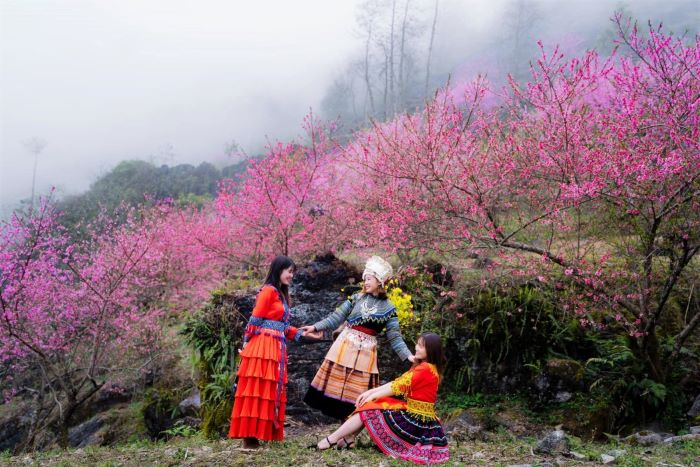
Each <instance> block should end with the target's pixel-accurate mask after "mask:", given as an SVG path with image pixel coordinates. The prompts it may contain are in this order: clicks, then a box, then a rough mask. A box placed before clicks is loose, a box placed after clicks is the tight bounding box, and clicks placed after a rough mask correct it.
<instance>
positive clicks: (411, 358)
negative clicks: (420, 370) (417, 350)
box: [408, 355, 416, 363]
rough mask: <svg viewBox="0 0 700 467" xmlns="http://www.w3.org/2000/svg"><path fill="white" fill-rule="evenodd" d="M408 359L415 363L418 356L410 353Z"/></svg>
mask: <svg viewBox="0 0 700 467" xmlns="http://www.w3.org/2000/svg"><path fill="white" fill-rule="evenodd" d="M408 361H409V362H411V363H415V361H416V356H415V355H409V356H408Z"/></svg>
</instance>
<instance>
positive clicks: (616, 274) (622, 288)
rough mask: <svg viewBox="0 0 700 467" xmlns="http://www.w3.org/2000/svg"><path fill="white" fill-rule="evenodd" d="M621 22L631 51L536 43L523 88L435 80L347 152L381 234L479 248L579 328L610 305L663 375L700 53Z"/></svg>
mask: <svg viewBox="0 0 700 467" xmlns="http://www.w3.org/2000/svg"><path fill="white" fill-rule="evenodd" d="M615 24H617V26H618V28H619V32H620V39H621V41H622V42H623V43H624V45H625V46H627V47H629V48H630V49H631V50H632V51H633V53H634V55H633V56H632V57H616V56H615V55H613V56H612V57H609V58H607V59H601V58H600V57H599V56H598V55H597V54H596V53H595V52H594V51H590V52H587V53H585V54H584V55H583V56H582V57H581V58H573V59H569V60H567V59H565V57H564V56H563V54H562V53H560V52H559V51H558V49H556V48H555V49H554V50H553V51H552V52H551V53H546V52H545V51H544V48H542V50H543V52H542V57H541V58H540V59H539V60H538V61H537V63H536V64H534V65H533V67H532V79H531V80H530V82H529V83H527V84H526V85H524V86H520V85H518V84H516V83H515V82H514V81H511V85H510V88H509V89H505V90H503V92H502V93H500V95H499V94H496V93H493V92H492V91H491V90H490V89H489V87H488V85H487V83H486V82H485V80H483V79H478V80H476V81H475V82H474V83H473V84H472V85H471V86H470V87H468V88H467V89H465V90H464V91H463V92H460V93H455V92H454V91H452V90H445V91H442V92H440V93H438V94H437V95H436V97H435V99H434V100H432V101H431V102H428V103H427V104H426V106H425V109H424V110H423V112H421V113H419V114H415V115H405V116H400V117H398V118H396V119H394V120H393V121H391V122H388V123H385V124H375V125H374V126H373V128H371V129H370V130H368V131H365V132H364V133H362V134H360V135H358V137H357V138H356V140H355V141H354V142H352V143H351V144H349V145H348V146H347V147H346V150H345V158H346V160H347V161H348V162H349V163H350V164H351V165H352V166H353V167H354V168H355V169H356V170H358V171H361V172H363V173H367V174H371V178H372V182H371V185H370V187H371V189H368V190H366V191H365V195H364V199H362V200H360V201H359V203H360V205H361V206H365V207H373V209H370V210H368V211H367V212H366V213H365V214H364V216H365V217H366V222H367V225H368V226H371V227H372V231H373V235H371V236H372V237H373V238H375V239H378V240H379V243H380V244H383V245H385V246H386V247H393V248H395V249H418V250H425V249H432V250H437V251H440V252H443V253H455V254H457V255H458V257H463V256H464V253H465V252H468V253H470V254H472V255H479V254H480V255H484V254H487V253H488V254H490V256H491V259H492V260H493V263H492V265H491V266H490V267H489V268H488V270H487V272H489V271H490V272H493V273H501V274H503V273H505V274H510V275H519V276H524V277H527V278H532V279H534V278H538V280H540V281H542V282H545V283H549V284H553V285H557V286H558V287H559V289H561V290H562V293H560V294H559V295H560V296H561V297H562V298H563V299H565V303H564V304H563V306H564V307H565V308H567V309H569V310H571V311H572V313H577V314H579V315H580V317H581V321H582V323H583V324H589V323H593V322H594V320H593V319H592V316H591V315H590V313H591V312H592V311H604V312H605V313H606V314H607V315H610V316H614V317H615V319H617V320H618V321H620V322H621V323H622V324H623V325H625V326H626V327H627V328H628V330H629V332H630V334H631V335H632V336H634V337H635V338H636V343H637V350H638V351H639V353H640V355H641V356H642V358H643V359H644V360H645V361H646V362H647V364H648V366H649V369H650V372H651V374H652V375H653V377H654V378H655V379H657V380H664V378H665V376H666V372H665V369H664V366H663V365H662V364H661V358H660V355H659V344H658V342H657V337H656V328H657V326H658V324H659V321H660V319H661V317H662V316H663V315H664V313H665V312H666V311H667V310H668V309H669V307H668V305H669V304H668V301H669V297H670V296H671V293H672V292H674V291H676V292H678V291H679V290H692V284H693V282H694V281H695V282H697V279H698V273H697V269H696V268H693V267H689V266H691V264H692V260H693V258H694V257H695V255H696V254H697V252H698V249H700V237H698V231H699V229H698V224H699V222H700V219H699V215H700V214H699V213H700V201H699V200H700V184H699V183H700V147H699V144H698V141H700V138H699V136H700V135H699V134H698V132H699V130H698V128H699V125H698V123H700V122H699V121H698V120H699V115H700V113H699V112H698V102H699V99H700V84H699V81H698V74H699V73H700V51H699V48H698V43H697V39H696V41H695V43H694V44H692V45H687V44H686V43H685V42H684V41H683V39H678V38H673V37H672V36H668V35H664V34H663V33H662V32H661V30H660V28H659V29H655V30H654V29H650V30H649V34H648V37H646V38H644V39H643V38H641V37H640V35H639V33H638V32H637V30H636V28H630V27H629V25H625V24H624V23H623V21H622V20H621V18H620V17H617V18H615ZM485 279H486V278H485ZM485 279H484V280H485ZM566 290H568V293H563V292H564V291H566ZM698 321H700V312H699V311H697V310H696V311H695V313H693V314H692V315H691V316H690V317H689V318H688V319H687V320H686V321H684V325H683V328H682V329H681V330H680V332H679V333H678V335H677V336H676V339H675V342H674V350H673V352H672V354H671V355H670V358H671V359H675V358H676V357H677V356H678V353H679V351H680V348H681V346H682V345H683V342H684V341H685V339H687V337H688V336H689V334H690V333H691V332H692V331H693V330H694V329H695V328H696V326H697V324H698Z"/></svg>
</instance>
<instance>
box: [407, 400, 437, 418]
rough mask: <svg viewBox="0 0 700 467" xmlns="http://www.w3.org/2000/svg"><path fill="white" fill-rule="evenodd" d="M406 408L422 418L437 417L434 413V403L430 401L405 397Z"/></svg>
mask: <svg viewBox="0 0 700 467" xmlns="http://www.w3.org/2000/svg"><path fill="white" fill-rule="evenodd" d="M406 410H408V411H409V412H410V413H411V414H413V415H417V416H418V417H419V418H421V419H423V420H437V419H438V417H437V414H436V413H435V404H433V403H432V402H425V401H419V400H416V399H411V398H407V399H406Z"/></svg>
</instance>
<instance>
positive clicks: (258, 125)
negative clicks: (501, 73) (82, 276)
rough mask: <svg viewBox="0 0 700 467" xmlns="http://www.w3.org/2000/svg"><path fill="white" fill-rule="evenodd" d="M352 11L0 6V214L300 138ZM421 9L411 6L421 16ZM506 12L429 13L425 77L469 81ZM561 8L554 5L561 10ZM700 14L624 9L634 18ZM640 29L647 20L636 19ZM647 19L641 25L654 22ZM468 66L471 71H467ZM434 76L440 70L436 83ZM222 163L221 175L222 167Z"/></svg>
mask: <svg viewBox="0 0 700 467" xmlns="http://www.w3.org/2000/svg"><path fill="white" fill-rule="evenodd" d="M361 4H362V2H360V1H349V0H348V1H345V0H343V1H341V0H337V1H329V0H316V1H312V0H303V1H301V0H297V1H263V0H258V1H233V0H229V1H218V2H217V1H210V0H199V1H196V2H195V1H175V0H167V1H166V0H140V1H131V0H121V1H109V0H103V1H97V0H64V1H48V0H44V1H39V0H15V1H10V0H0V214H2V211H7V209H8V207H12V206H13V205H16V203H17V201H18V200H19V199H21V198H27V197H29V194H30V191H31V174H32V163H33V156H32V155H31V154H30V152H29V151H28V150H27V149H26V147H25V146H24V144H23V142H24V141H26V140H28V139H30V138H32V137H40V138H42V139H44V140H45V141H46V142H47V146H46V148H45V149H44V150H43V152H42V153H41V154H40V156H39V165H38V172H37V189H38V191H40V192H46V190H48V189H49V187H50V186H56V187H57V188H58V190H59V193H63V194H66V193H77V192H80V191H83V190H85V189H87V188H88V187H89V184H90V183H91V182H92V181H94V180H95V178H96V177H98V176H99V175H101V174H104V173H105V172H107V171H108V170H109V169H110V168H112V167H113V166H114V165H115V164H116V163H117V162H118V161H120V160H123V159H145V160H151V161H153V162H155V163H168V164H171V165H172V164H177V163H182V162H190V163H195V164H197V163H199V162H201V161H205V160H208V161H212V162H216V163H224V162H226V156H225V155H224V146H225V144H226V143H227V142H229V141H232V140H235V141H236V142H238V143H239V144H240V145H241V146H242V147H243V148H244V149H245V150H246V151H247V152H249V153H256V152H258V151H260V149H261V148H262V147H263V145H264V144H265V141H266V137H269V138H270V139H273V140H274V139H277V138H280V139H284V138H289V137H293V136H295V135H297V134H299V133H300V123H301V120H302V118H303V116H304V115H305V113H306V112H308V110H309V108H313V109H315V110H316V109H318V108H319V105H320V102H321V99H322V98H323V95H324V93H325V91H326V89H327V87H328V86H329V84H330V83H331V82H332V81H333V79H334V77H335V76H336V75H337V73H339V72H341V71H342V70H343V69H344V67H345V65H346V63H347V62H348V61H349V60H350V59H352V58H353V57H354V56H355V54H356V53H357V52H358V50H359V49H360V48H361V47H362V38H361V37H360V36H359V34H358V32H357V27H356V21H355V19H356V10H357V8H358V7H359V6H360V5H361ZM432 4H433V2H432V0H416V1H415V5H416V8H419V9H423V10H425V14H426V15H427V16H426V17H428V16H429V15H430V14H431V13H432V10H431V5H432ZM538 4H539V7H540V14H541V15H542V16H544V18H543V21H542V25H543V26H542V27H543V30H542V35H543V37H545V38H548V39H553V38H555V37H558V36H565V35H571V34H572V33H574V34H575V31H576V30H577V28H580V29H581V30H583V29H587V30H590V29H591V28H595V27H599V28H600V29H601V30H602V29H606V28H608V29H609V27H610V24H609V21H608V18H609V17H610V15H611V13H612V11H613V10H614V9H615V7H616V5H619V3H618V2H617V1H613V0H610V1H607V0H598V1H595V0H588V1H585V2H583V1H578V2H560V1H555V0H549V1H540V2H538ZM507 5H508V0H483V1H481V0H480V1H476V0H470V1H467V0H465V1H459V0H441V2H440V8H441V10H440V13H441V14H440V15H439V16H438V18H439V19H438V28H437V34H436V45H435V48H436V62H437V64H436V67H438V68H439V67H440V66H442V67H443V68H446V70H442V71H443V72H450V73H458V72H460V70H462V71H461V72H462V73H464V70H470V72H471V70H474V71H478V70H476V68H478V66H479V65H478V63H479V60H480V59H479V60H477V59H475V58H474V57H476V56H477V55H478V56H479V57H483V56H484V55H485V54H484V52H485V50H486V49H487V48H488V47H491V46H493V44H494V40H496V38H497V37H498V35H497V32H498V31H499V24H500V21H501V19H502V18H501V17H502V14H503V10H504V8H506V7H507ZM563 5H566V6H565V7H564V6H563ZM698 5H700V1H689V0H665V1H658V2H653V1H649V0H647V1H645V2H634V8H631V9H632V10H635V9H637V10H638V11H634V13H636V14H638V17H640V19H642V20H646V19H648V18H649V17H653V18H655V17H656V16H659V19H663V16H664V15H665V14H667V13H668V12H669V11H671V10H673V11H676V12H677V11H678V10H679V9H680V10H687V13H688V16H687V18H688V21H690V22H691V23H695V24H696V25H697V21H698V18H699V16H698V8H699V6H698ZM645 15H646V16H645ZM653 18H652V19H653ZM472 58H474V60H473V61H472ZM438 71H439V70H438ZM230 162H234V161H230Z"/></svg>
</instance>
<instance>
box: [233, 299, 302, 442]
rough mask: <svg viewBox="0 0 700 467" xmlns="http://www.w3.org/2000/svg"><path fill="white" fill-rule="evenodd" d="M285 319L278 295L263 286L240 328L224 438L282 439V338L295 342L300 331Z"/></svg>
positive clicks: (284, 379) (284, 378)
mask: <svg viewBox="0 0 700 467" xmlns="http://www.w3.org/2000/svg"><path fill="white" fill-rule="evenodd" d="M290 317H291V316H290V310H289V306H288V304H287V303H286V300H285V299H284V297H283V295H282V294H281V293H280V292H279V291H278V290H277V289H276V288H275V287H273V286H271V285H265V286H264V287H263V288H262V289H261V290H260V292H259V293H258V296H257V298H256V300H255V308H253V314H252V316H251V317H250V320H249V321H248V327H247V328H246V331H245V337H244V342H245V344H244V347H243V350H242V351H241V364H240V366H239V368H238V386H237V388H236V395H235V400H234V403H233V411H232V413H231V426H230V428H229V432H228V437H229V438H257V439H260V440H264V441H272V440H275V441H280V440H282V439H283V438H284V409H285V405H286V402H287V390H286V385H287V339H294V340H296V341H298V340H299V338H300V337H301V334H302V333H301V332H298V331H297V328H295V327H294V326H290V325H289V320H290Z"/></svg>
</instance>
